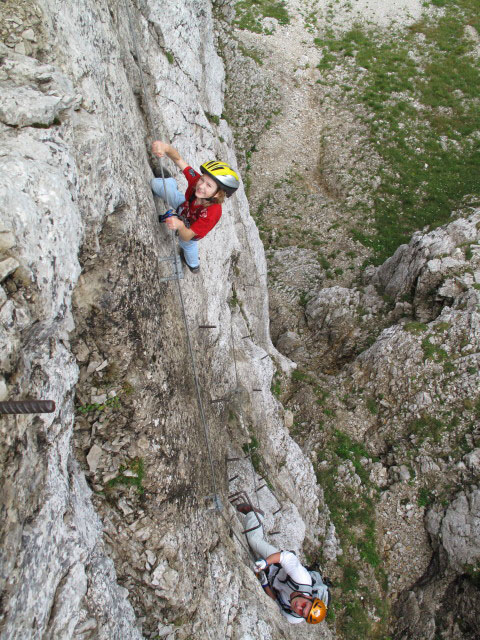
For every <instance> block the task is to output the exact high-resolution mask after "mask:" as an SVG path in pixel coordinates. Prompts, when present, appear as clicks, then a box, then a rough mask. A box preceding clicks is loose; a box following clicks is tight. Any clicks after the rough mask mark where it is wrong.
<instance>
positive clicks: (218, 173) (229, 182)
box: [200, 160, 240, 198]
mask: <svg viewBox="0 0 480 640" xmlns="http://www.w3.org/2000/svg"><path fill="white" fill-rule="evenodd" d="M200 171H201V172H202V173H206V174H207V175H209V176H210V177H211V178H213V180H215V182H216V183H217V184H218V186H219V187H220V189H223V190H224V191H225V193H226V194H227V198H229V197H230V196H231V195H233V194H234V193H235V191H236V190H237V189H238V187H239V186H240V177H239V175H238V173H237V172H236V171H234V170H233V169H232V168H231V167H230V166H229V165H228V164H227V163H226V162H220V161H219V160H210V161H209V162H204V163H203V164H202V166H201V167H200Z"/></svg>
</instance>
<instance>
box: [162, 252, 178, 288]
mask: <svg viewBox="0 0 480 640" xmlns="http://www.w3.org/2000/svg"><path fill="white" fill-rule="evenodd" d="M158 261H159V262H171V263H172V269H173V275H171V276H166V277H165V278H159V279H158V281H159V282H169V281H170V280H183V268H182V261H181V260H180V256H179V255H177V254H174V255H172V256H166V257H162V258H158Z"/></svg>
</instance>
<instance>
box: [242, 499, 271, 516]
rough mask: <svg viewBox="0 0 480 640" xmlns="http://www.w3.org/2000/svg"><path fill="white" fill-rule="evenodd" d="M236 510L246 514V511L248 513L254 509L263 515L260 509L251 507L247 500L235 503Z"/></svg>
mask: <svg viewBox="0 0 480 640" xmlns="http://www.w3.org/2000/svg"><path fill="white" fill-rule="evenodd" d="M237 511H240V513H243V514H244V515H247V513H250V512H251V511H255V512H256V513H259V514H260V515H261V516H263V515H265V514H264V513H263V511H262V510H261V509H255V507H252V505H251V504H248V502H241V503H240V504H237Z"/></svg>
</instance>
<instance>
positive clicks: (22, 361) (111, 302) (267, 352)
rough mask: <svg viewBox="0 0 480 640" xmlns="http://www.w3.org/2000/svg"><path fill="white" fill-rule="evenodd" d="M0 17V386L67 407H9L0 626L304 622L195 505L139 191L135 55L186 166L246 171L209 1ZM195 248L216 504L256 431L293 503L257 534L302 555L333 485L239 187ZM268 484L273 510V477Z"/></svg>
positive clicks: (159, 245)
mask: <svg viewBox="0 0 480 640" xmlns="http://www.w3.org/2000/svg"><path fill="white" fill-rule="evenodd" d="M1 12H2V21H1V23H2V25H4V26H3V27H2V35H3V40H4V44H2V48H1V65H0V82H1V84H2V93H1V95H2V97H1V99H0V122H1V125H0V127H1V132H0V134H1V142H0V144H1V151H0V163H1V165H2V171H1V176H2V177H1V186H0V198H1V202H2V222H1V224H2V226H1V228H0V241H1V245H0V249H1V251H2V259H1V261H0V269H1V271H0V280H1V285H2V286H1V287H0V295H1V298H0V304H1V308H0V314H1V319H2V333H1V354H2V377H1V379H0V391H1V395H2V399H3V398H6V397H8V398H12V399H15V398H24V397H44V398H45V397H46V398H51V399H54V400H55V401H56V405H57V410H56V412H55V413H54V414H51V415H38V416H15V417H8V418H5V417H3V418H2V420H1V422H0V428H1V429H2V445H1V449H0V451H1V468H2V476H3V478H4V480H3V484H2V516H3V517H2V529H1V536H2V548H3V550H4V553H3V555H2V572H1V575H2V585H1V586H2V637H5V638H16V637H20V636H21V637H31V638H56V639H58V638H78V639H82V640H86V639H88V638H105V639H107V638H108V639H111V638H114V637H115V638H122V640H124V639H127V638H140V637H159V636H160V637H167V638H173V637H175V638H184V639H186V638H189V637H203V638H222V639H223V638H235V639H237V638H238V639H240V638H259V639H260V638H262V639H266V638H276V637H280V636H281V637H285V638H290V637H293V635H292V633H293V632H292V630H291V629H290V628H289V627H288V625H286V624H285V623H283V621H282V619H281V618H280V617H279V616H278V613H277V612H276V610H275V607H274V605H273V603H270V602H269V601H268V600H266V599H265V598H264V597H263V596H262V592H261V590H260V589H259V587H258V584H257V582H256V580H255V579H254V577H253V576H252V573H251V570H250V568H249V566H248V558H247V557H246V556H245V554H244V552H243V550H242V548H241V547H239V546H238V545H237V543H236V542H235V540H234V539H231V538H230V537H229V527H227V526H226V525H225V523H224V521H223V520H221V519H220V518H219V517H218V516H216V515H215V513H214V512H213V511H212V510H211V506H212V502H211V500H208V499H207V500H206V499H205V498H206V496H207V495H208V494H211V493H212V481H211V468H210V465H209V464H208V458H207V456H206V450H205V443H204V439H203V433H202V431H201V428H200V423H199V418H198V409H197V406H196V402H195V395H194V387H193V382H192V377H191V370H190V364H189V356H188V352H187V349H186V343H185V335H184V329H183V326H182V317H181V315H180V312H179V301H178V297H177V293H176V290H175V285H174V284H165V283H160V282H159V280H158V278H159V275H167V272H168V270H167V268H166V266H165V264H164V263H162V262H161V260H160V258H161V257H163V256H165V255H167V254H168V251H169V249H168V241H169V239H168V237H167V235H166V234H165V232H164V230H162V229H159V227H158V223H157V221H156V213H155V208H154V202H153V200H152V196H151V193H150V189H149V185H148V182H149V180H150V178H151V176H152V173H151V169H150V167H149V158H148V152H147V149H148V145H149V144H150V142H151V139H152V136H153V135H154V132H152V131H151V130H149V129H148V118H146V108H147V105H146V104H145V99H144V96H143V90H142V83H141V81H140V75H139V67H141V68H142V70H143V74H144V78H145V83H146V87H147V92H148V102H149V104H150V109H151V112H152V114H153V118H154V128H155V136H158V137H164V138H167V139H170V140H171V141H172V142H173V143H174V144H175V145H176V146H178V148H179V149H180V151H181V153H182V155H184V156H185V157H186V158H188V159H189V160H190V161H191V162H192V164H194V165H195V166H197V165H198V164H199V163H200V162H202V161H204V160H205V158H208V157H216V156H220V157H222V158H224V159H225V160H227V161H229V162H231V163H232V164H233V165H235V164H236V160H235V155H234V151H233V141H232V136H231V133H230V130H229V128H228V126H227V124H226V122H225V121H224V120H222V118H221V114H222V108H223V105H222V95H223V77H224V75H223V67H222V63H221V60H220V58H219V57H218V55H217V53H216V51H215V49H214V47H213V38H212V33H213V23H212V17H211V10H210V5H209V4H206V5H204V6H199V5H198V4H197V3H194V2H191V3H190V2H187V3H168V6H166V5H165V4H161V3H158V2H153V1H145V2H141V3H140V4H139V5H138V6H134V5H130V11H129V13H130V16H131V23H130V21H129V15H128V13H127V11H126V5H124V4H123V3H113V2H112V3H109V2H105V3H98V2H93V1H88V0H83V1H78V2H75V3H74V4H70V3H69V4H68V6H66V5H65V6H63V5H59V4H58V3H55V2H52V1H50V0H39V1H38V2H35V3H31V2H30V3H26V2H16V3H12V2H5V3H2V6H1ZM132 28H133V31H132ZM135 40H136V41H137V42H138V51H140V52H141V55H138V54H137V47H136V46H135ZM147 52H148V55H147ZM139 58H140V59H139ZM170 169H172V168H171V167H170ZM201 251H202V254H201V259H202V272H201V274H200V275H199V276H198V277H196V278H195V279H194V278H193V277H192V276H191V274H188V273H187V274H186V278H185V280H184V282H183V284H182V286H183V295H184V298H185V304H186V313H187V321H188V324H189V326H190V328H191V330H192V336H193V340H192V342H193V350H194V353H195V357H196V361H197V363H198V375H199V381H200V387H201V392H202V396H203V400H204V404H205V407H206V416H207V419H208V428H209V431H210V438H211V443H212V445H211V446H212V457H213V461H214V469H215V474H216V481H217V486H218V492H219V494H221V497H222V499H223V501H224V503H226V504H227V500H226V495H227V487H228V482H227V477H228V475H230V470H229V469H228V470H227V468H226V462H225V456H226V454H229V455H230V456H235V455H236V456H237V457H238V454H240V453H242V446H245V445H246V444H248V442H255V447H256V449H257V455H259V456H260V457H261V460H262V464H263V466H264V467H265V469H266V471H267V473H268V475H269V478H272V479H274V481H273V483H272V486H273V487H274V489H275V491H276V495H277V497H278V498H280V499H281V501H282V504H283V510H282V514H281V516H279V517H277V519H276V521H275V522H274V521H273V520H272V519H270V520H269V521H268V522H267V526H268V529H270V530H271V529H272V528H273V527H275V528H276V529H282V530H283V531H285V532H286V533H285V535H286V536H287V537H286V538H285V537H283V538H281V537H277V538H276V540H277V541H278V544H279V545H286V544H288V545H289V548H295V549H297V550H298V551H299V552H300V553H301V549H302V544H303V543H304V536H305V538H306V543H307V546H310V547H311V548H315V546H316V544H318V536H322V535H324V533H325V526H326V522H325V517H324V516H322V515H321V516H320V517H319V516H318V507H320V508H321V507H322V494H321V491H320V490H319V489H318V487H317V486H316V483H315V476H314V473H313V467H312V465H311V462H310V461H309V460H308V459H307V458H305V457H304V456H303V454H302V453H301V450H300V448H299V447H298V445H296V444H295V443H294V441H293V440H292V439H291V438H290V436H289V435H288V432H287V430H286V429H285V427H284V420H283V411H282V408H281V407H280V406H279V404H278V403H277V402H276V400H275V399H274V398H273V397H272V395H271V393H270V384H271V379H272V375H273V372H274V369H275V367H276V366H278V367H280V368H282V369H283V370H285V371H289V370H290V369H291V367H292V364H291V363H290V362H289V361H288V360H287V359H285V358H284V357H283V356H281V355H280V354H279V353H278V352H276V350H275V349H274V348H273V346H272V344H271V342H270V338H269V332H268V300H267V295H266V275H265V274H266V266H265V259H264V255H263V248H262V246H261V243H260V242H259V238H258V233H257V230H256V227H255V225H254V223H253V221H252V219H251V218H250V217H249V214H248V206H247V202H246V199H245V197H244V195H243V193H242V192H240V194H239V196H238V197H236V199H233V200H232V201H229V202H228V203H227V205H226V207H225V214H224V217H223V218H222V222H221V224H220V225H219V226H218V227H217V228H216V229H215V231H214V232H212V233H211V234H210V235H209V236H208V238H207V239H205V240H204V241H203V243H202V249H201ZM229 302H230V304H229ZM201 324H208V325H214V326H215V329H212V330H208V331H206V330H203V331H202V330H200V329H199V328H198V327H199V325H201ZM232 346H233V347H234V349H235V357H236V365H237V366H236V367H235V366H234V359H233V354H232ZM274 362H275V363H276V364H274ZM253 389H260V391H253ZM221 398H223V399H224V401H223V402H220V403H213V404H210V401H211V400H218V399H221ZM245 464H246V465H247V466H246V468H245ZM237 467H238V468H237V469H236V471H237V475H238V476H239V480H238V483H237V485H236V486H234V487H233V488H235V489H239V488H243V487H246V488H248V489H250V490H251V489H252V486H251V483H252V473H251V469H250V468H249V467H248V464H247V463H238V464H237ZM227 471H228V475H227ZM230 488H232V487H230ZM92 490H93V493H92ZM262 500H263V501H264V503H265V505H266V508H267V510H269V511H272V510H273V507H274V506H275V505H276V504H277V503H276V500H275V498H274V497H273V495H270V493H269V491H268V489H265V490H264V497H262ZM226 513H228V518H231V519H232V521H231V524H230V526H231V527H234V528H235V529H237V530H238V531H241V524H240V523H239V522H237V519H236V516H235V514H234V513H233V512H232V511H229V510H228V507H226ZM99 516H101V520H100V518H99ZM287 540H288V542H287ZM311 633H313V631H312V630H308V629H307V630H305V636H306V637H309V635H311ZM315 635H316V637H318V630H316V632H315ZM320 637H330V632H329V630H328V627H327V626H324V628H323V630H322V631H321V636H320Z"/></svg>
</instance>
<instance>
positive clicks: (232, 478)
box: [228, 473, 238, 482]
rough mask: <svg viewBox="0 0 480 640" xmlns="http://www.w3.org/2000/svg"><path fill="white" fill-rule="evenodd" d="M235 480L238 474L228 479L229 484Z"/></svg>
mask: <svg viewBox="0 0 480 640" xmlns="http://www.w3.org/2000/svg"><path fill="white" fill-rule="evenodd" d="M236 478H238V473H237V474H236V475H235V476H232V477H231V478H229V479H228V481H229V482H233V481H234V480H235V479H236Z"/></svg>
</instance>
